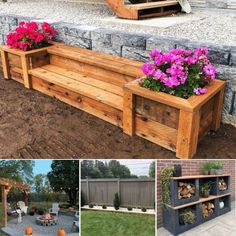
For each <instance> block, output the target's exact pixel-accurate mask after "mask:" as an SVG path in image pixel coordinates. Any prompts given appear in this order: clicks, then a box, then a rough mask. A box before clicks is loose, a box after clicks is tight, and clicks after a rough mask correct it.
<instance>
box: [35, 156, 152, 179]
mask: <svg viewBox="0 0 236 236" xmlns="http://www.w3.org/2000/svg"><path fill="white" fill-rule="evenodd" d="M102 161H109V160H102ZM118 161H119V162H120V163H121V164H122V165H125V166H127V167H128V168H129V169H130V171H131V173H132V174H134V175H138V176H141V175H146V176H148V175H149V166H150V164H151V162H152V161H153V160H118ZM51 163H52V160H35V166H34V175H37V174H47V173H48V172H49V171H50V170H51Z"/></svg>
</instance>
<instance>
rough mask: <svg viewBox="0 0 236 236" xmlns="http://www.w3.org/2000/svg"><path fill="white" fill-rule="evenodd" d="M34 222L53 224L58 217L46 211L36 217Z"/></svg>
mask: <svg viewBox="0 0 236 236" xmlns="http://www.w3.org/2000/svg"><path fill="white" fill-rule="evenodd" d="M36 223H37V224H38V225H42V226H53V225H57V224H58V218H57V217H56V216H52V215H51V214H49V213H47V214H44V215H42V216H38V217H37V218H36Z"/></svg>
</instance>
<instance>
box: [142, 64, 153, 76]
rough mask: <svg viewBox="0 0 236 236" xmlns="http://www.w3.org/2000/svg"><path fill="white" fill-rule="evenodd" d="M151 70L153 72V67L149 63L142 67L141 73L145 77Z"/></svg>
mask: <svg viewBox="0 0 236 236" xmlns="http://www.w3.org/2000/svg"><path fill="white" fill-rule="evenodd" d="M153 70H154V66H153V65H152V64H151V63H145V64H143V66H142V72H143V73H144V74H145V75H150V74H151V73H152V71H153Z"/></svg>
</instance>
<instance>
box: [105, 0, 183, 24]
mask: <svg viewBox="0 0 236 236" xmlns="http://www.w3.org/2000/svg"><path fill="white" fill-rule="evenodd" d="M105 2H106V3H107V5H108V6H109V7H110V8H111V9H112V11H114V12H115V13H116V15H117V16H118V17H120V18H124V19H131V20H140V19H145V18H151V17H159V16H166V15H171V14H174V13H177V12H179V11H180V10H181V7H180V5H179V3H178V1H177V0H162V1H155V2H148V1H146V0H143V1H142V0H140V1H138V2H139V3H138V4H124V0H105ZM133 2H137V1H135V0H133ZM140 2H141V3H140Z"/></svg>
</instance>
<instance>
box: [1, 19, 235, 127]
mask: <svg viewBox="0 0 236 236" xmlns="http://www.w3.org/2000/svg"><path fill="white" fill-rule="evenodd" d="M22 20H35V19H31V18H24V17H21V16H14V15H0V32H1V34H0V43H1V44H4V41H5V37H6V34H7V33H8V32H9V31H11V30H14V28H15V27H16V26H17V25H18V22H19V21H22ZM37 21H39V22H43V20H38V19H37ZM49 23H52V24H53V26H54V28H55V29H56V30H57V32H58V35H57V37H56V40H57V41H60V42H64V43H66V44H69V45H74V46H79V47H82V48H87V49H91V50H96V51H101V52H105V53H109V54H112V55H116V56H121V57H125V58H129V59H134V60H140V61H147V60H148V52H149V51H150V50H152V49H153V48H158V49H159V50H161V51H167V50H169V49H172V48H176V47H178V48H186V49H194V48H197V47H200V46H201V47H202V46H204V47H208V48H209V57H210V59H211V61H212V62H213V63H214V64H215V65H216V66H217V68H218V70H219V75H220V78H222V79H223V80H225V81H227V86H226V93H225V100H224V108H223V122H225V123H230V124H233V125H234V126H236V46H234V47H233V46H227V45H215V44H211V43H207V42H204V41H202V42H197V41H190V40H186V39H181V38H179V39H177V38H170V37H159V36H153V35H145V34H134V33H132V34H131V33H128V32H122V31H115V30H108V29H104V28H98V27H93V26H86V25H75V24H68V23H64V22H49Z"/></svg>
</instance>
